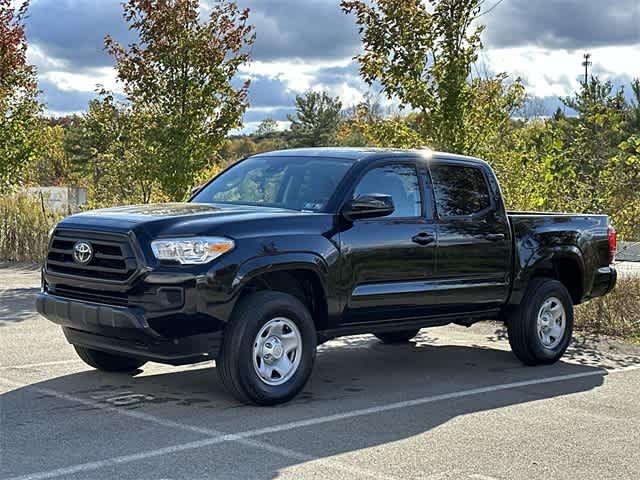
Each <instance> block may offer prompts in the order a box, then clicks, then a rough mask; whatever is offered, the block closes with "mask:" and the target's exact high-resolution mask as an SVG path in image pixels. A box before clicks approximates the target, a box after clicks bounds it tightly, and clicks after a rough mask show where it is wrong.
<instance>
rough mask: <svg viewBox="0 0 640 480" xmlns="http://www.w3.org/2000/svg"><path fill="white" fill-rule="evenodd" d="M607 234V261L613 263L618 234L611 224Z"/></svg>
mask: <svg viewBox="0 0 640 480" xmlns="http://www.w3.org/2000/svg"><path fill="white" fill-rule="evenodd" d="M607 234H608V235H609V263H613V260H614V259H615V256H616V242H617V236H618V234H617V233H616V229H615V228H613V227H612V226H611V225H609V228H608V230H607Z"/></svg>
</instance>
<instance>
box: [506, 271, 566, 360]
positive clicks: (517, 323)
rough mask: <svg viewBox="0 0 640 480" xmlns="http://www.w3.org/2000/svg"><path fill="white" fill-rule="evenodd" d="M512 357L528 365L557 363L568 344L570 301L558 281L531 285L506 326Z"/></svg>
mask: <svg viewBox="0 0 640 480" xmlns="http://www.w3.org/2000/svg"><path fill="white" fill-rule="evenodd" d="M507 331H508V333H509V344H510V345H511V349H512V350H513V353H514V354H515V355H516V356H517V357H518V358H519V359H520V360H521V361H522V362H523V363H525V364H527V365H538V364H550V363H554V362H557V361H558V360H559V359H560V357H562V355H563V354H564V352H565V350H566V349H567V347H568V346H569V343H570V342H571V335H572V333H573V301H572V299H571V295H569V292H568V291H567V289H566V288H565V286H564V285H563V284H562V283H560V282H558V281H557V280H553V279H549V278H538V279H534V280H533V281H532V282H531V285H530V287H529V291H528V292H527V295H526V296H525V298H524V299H523V301H522V303H521V304H520V306H519V307H518V308H517V309H516V310H515V311H514V312H513V314H512V315H511V317H510V318H509V319H508V322H507Z"/></svg>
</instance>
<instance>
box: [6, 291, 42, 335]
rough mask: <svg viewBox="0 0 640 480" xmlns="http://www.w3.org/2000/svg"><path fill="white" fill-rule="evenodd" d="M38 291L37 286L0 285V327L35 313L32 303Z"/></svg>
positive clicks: (33, 303)
mask: <svg viewBox="0 0 640 480" xmlns="http://www.w3.org/2000/svg"><path fill="white" fill-rule="evenodd" d="M7 287H8V286H7ZM39 291H40V289H39V288H6V287H5V288H2V287H0V327H2V326H4V325H6V324H8V323H17V322H21V321H23V320H26V319H27V318H29V317H33V316H34V315H36V313H35V311H34V309H35V306H34V305H35V302H36V295H37V294H38V292H39Z"/></svg>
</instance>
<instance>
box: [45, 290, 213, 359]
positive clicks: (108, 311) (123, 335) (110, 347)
mask: <svg viewBox="0 0 640 480" xmlns="http://www.w3.org/2000/svg"><path fill="white" fill-rule="evenodd" d="M36 309H37V310H38V313H40V314H41V315H42V316H43V317H45V318H47V319H49V320H51V321H52V322H54V323H56V324H58V325H61V326H62V327H63V330H64V333H65V336H66V337H67V340H68V341H69V343H72V344H74V345H79V346H82V347H87V348H94V349H96V350H101V351H106V352H112V353H116V354H121V355H125V356H130V357H135V358H140V359H144V360H148V361H154V362H160V363H168V364H172V365H181V364H187V363H195V362H198V361H204V360H207V359H211V358H216V357H217V356H218V353H219V350H220V345H221V342H222V331H221V330H217V331H214V332H206V333H199V334H196V335H187V336H182V337H179V338H167V337H164V336H162V335H161V334H159V333H158V332H157V331H156V330H154V329H153V328H151V327H150V326H149V323H148V322H147V320H146V319H145V317H144V315H143V311H142V310H141V309H137V308H135V307H119V306H112V305H104V304H99V303H93V302H86V301H82V300H76V299H70V298H64V297H58V296H56V295H52V294H50V293H46V292H43V293H40V294H39V295H38V297H37V299H36Z"/></svg>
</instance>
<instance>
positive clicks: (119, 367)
mask: <svg viewBox="0 0 640 480" xmlns="http://www.w3.org/2000/svg"><path fill="white" fill-rule="evenodd" d="M73 348H75V350H76V353H77V354H78V356H79V357H80V358H81V359H82V361H83V362H84V363H86V364H87V365H89V366H90V367H93V368H97V369H98V370H102V371H104V372H122V373H131V372H135V371H136V370H138V369H139V368H140V367H141V366H142V365H144V364H145V363H147V362H146V361H144V360H139V359H137V358H131V357H123V356H120V355H114V354H112V353H107V352H100V351H98V350H93V349H91V348H86V347H80V346H78V345H74V346H73Z"/></svg>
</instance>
